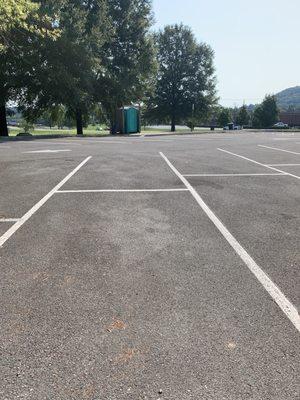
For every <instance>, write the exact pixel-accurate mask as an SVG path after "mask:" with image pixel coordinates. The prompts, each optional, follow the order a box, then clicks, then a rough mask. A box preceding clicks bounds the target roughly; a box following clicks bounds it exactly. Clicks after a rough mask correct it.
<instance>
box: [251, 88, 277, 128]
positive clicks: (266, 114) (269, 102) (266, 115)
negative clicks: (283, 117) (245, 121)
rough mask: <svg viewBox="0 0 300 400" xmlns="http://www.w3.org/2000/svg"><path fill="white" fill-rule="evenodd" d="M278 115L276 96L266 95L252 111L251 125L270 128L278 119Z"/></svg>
mask: <svg viewBox="0 0 300 400" xmlns="http://www.w3.org/2000/svg"><path fill="white" fill-rule="evenodd" d="M278 115H279V110H278V107H277V102H276V97H275V96H274V95H267V96H266V97H265V99H264V101H263V102H262V103H261V104H260V105H258V106H257V107H256V108H255V110H254V112H253V126H254V127H255V128H260V129H261V128H271V127H272V126H273V125H274V124H275V123H276V122H277V121H278Z"/></svg>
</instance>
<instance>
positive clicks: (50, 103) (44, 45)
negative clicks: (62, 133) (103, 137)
mask: <svg viewBox="0 0 300 400" xmlns="http://www.w3.org/2000/svg"><path fill="white" fill-rule="evenodd" d="M44 7H45V8H46V9H47V10H49V9H50V10H51V12H53V13H55V14H56V15H58V16H59V18H58V28H59V29H60V31H61V34H60V37H59V38H58V39H57V40H56V41H55V42H53V41H51V40H43V41H39V42H37V43H36V46H35V50H34V51H33V53H32V63H33V64H35V65H36V68H35V70H34V71H33V73H32V76H31V79H29V80H28V85H27V86H26V88H25V90H23V92H22V97H21V105H22V106H23V109H24V111H25V113H26V114H30V115H35V116H36V115H38V114H39V113H41V111H42V110H45V109H48V108H52V107H54V106H57V105H59V104H63V105H65V106H66V108H67V109H68V110H69V112H70V114H72V116H73V118H77V124H78V125H79V128H78V129H79V132H78V133H81V130H82V125H83V123H84V120H86V119H87V114H88V112H89V110H90V108H91V107H92V105H93V102H94V97H95V94H96V89H95V87H96V83H97V79H98V76H101V74H102V73H103V58H104V56H105V53H104V49H103V45H104V43H106V42H107V41H108V40H109V39H110V37H111V34H112V31H113V29H112V23H111V19H110V18H109V16H108V8H107V4H106V1H105V0H90V1H88V2H86V1H83V0H81V1H78V0H70V1H68V2H65V1H63V0H61V1H54V0H49V1H48V2H45V3H44Z"/></svg>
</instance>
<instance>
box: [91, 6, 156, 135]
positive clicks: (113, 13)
mask: <svg viewBox="0 0 300 400" xmlns="http://www.w3.org/2000/svg"><path fill="white" fill-rule="evenodd" d="M151 3H152V2H151V0H107V4H108V15H109V17H110V18H111V20H112V22H113V27H114V32H113V33H112V36H111V38H110V40H108V41H107V42H106V43H105V44H104V47H103V48H104V53H105V57H104V58H103V73H102V74H99V77H98V82H97V83H98V84H97V95H96V98H95V100H96V101H98V102H101V104H102V106H103V108H104V110H105V112H106V113H107V115H108V118H109V120H110V123H111V129H112V130H114V124H115V115H116V109H117V108H118V107H122V106H125V105H129V104H131V103H140V102H142V101H143V100H144V97H145V94H146V93H147V91H148V90H149V88H150V87H151V83H152V80H153V75H154V73H155V72H156V62H155V57H154V44H153V40H152V36H151V35H150V33H149V30H150V27H151V25H152V22H153V20H152V13H151Z"/></svg>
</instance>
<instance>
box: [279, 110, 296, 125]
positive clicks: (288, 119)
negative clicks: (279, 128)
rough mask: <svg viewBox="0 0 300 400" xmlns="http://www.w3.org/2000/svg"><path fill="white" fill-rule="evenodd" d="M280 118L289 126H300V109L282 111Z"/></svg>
mask: <svg viewBox="0 0 300 400" xmlns="http://www.w3.org/2000/svg"><path fill="white" fill-rule="evenodd" d="M279 119H280V121H281V122H283V123H284V124H288V125H289V126H300V111H282V112H281V113H280V114H279Z"/></svg>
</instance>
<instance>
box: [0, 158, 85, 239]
mask: <svg viewBox="0 0 300 400" xmlns="http://www.w3.org/2000/svg"><path fill="white" fill-rule="evenodd" d="M90 159H91V156H90V157H87V158H86V159H85V160H84V161H82V162H81V163H80V164H79V165H78V166H77V167H76V168H75V169H73V171H72V172H70V173H69V174H68V175H67V176H66V177H65V178H64V179H63V180H62V181H60V182H59V184H58V185H56V186H55V187H54V188H53V189H52V190H51V191H50V192H49V193H48V194H46V196H44V197H43V198H42V199H41V200H40V201H39V202H37V203H36V204H35V205H34V206H33V207H32V208H31V209H30V210H29V211H27V213H26V214H25V215H23V217H22V218H20V220H19V221H17V222H16V223H15V224H14V225H13V226H12V227H11V228H10V229H8V231H6V232H5V233H4V234H3V235H2V236H0V247H2V246H3V244H4V243H5V242H6V241H7V240H8V239H9V238H10V237H11V236H12V235H13V234H14V233H15V232H16V231H17V230H18V229H19V228H21V226H22V225H23V224H25V222H26V221H28V220H29V218H31V217H32V216H33V214H35V213H36V212H37V211H38V210H39V209H40V208H41V207H42V206H43V205H44V204H45V203H46V202H47V201H48V200H49V199H50V198H51V197H52V196H53V195H54V194H55V193H56V192H57V191H58V190H59V189H60V188H61V187H62V186H63V185H64V184H65V183H66V182H67V181H68V180H69V179H70V178H72V176H73V175H75V174H76V172H77V171H79V170H80V168H81V167H83V166H84V165H85V164H86V163H87V162H88V161H89V160H90Z"/></svg>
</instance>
